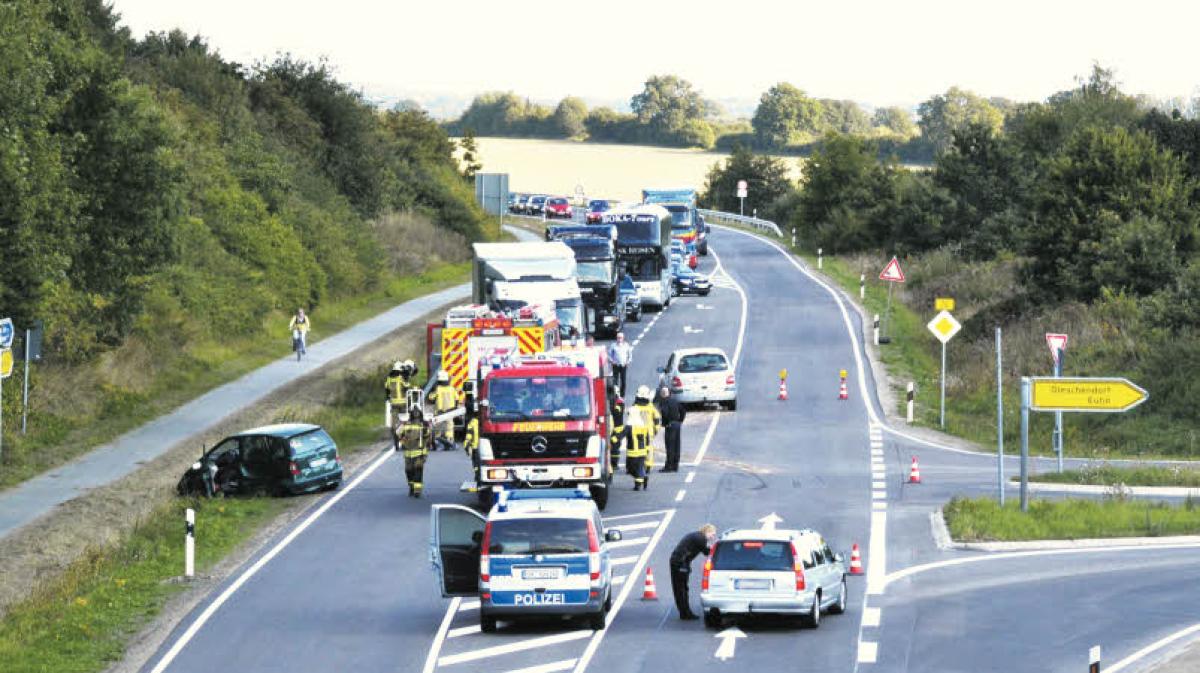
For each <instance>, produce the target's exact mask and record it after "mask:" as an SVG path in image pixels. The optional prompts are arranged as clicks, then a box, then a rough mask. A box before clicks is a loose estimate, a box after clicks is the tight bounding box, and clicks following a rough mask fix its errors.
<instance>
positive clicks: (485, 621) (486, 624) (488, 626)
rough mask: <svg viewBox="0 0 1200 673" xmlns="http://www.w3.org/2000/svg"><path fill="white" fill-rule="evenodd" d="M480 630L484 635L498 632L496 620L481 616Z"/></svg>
mask: <svg viewBox="0 0 1200 673" xmlns="http://www.w3.org/2000/svg"><path fill="white" fill-rule="evenodd" d="M479 630H480V631H483V632H484V633H495V632H496V618H495V617H493V616H491V615H485V614H483V613H480V614H479Z"/></svg>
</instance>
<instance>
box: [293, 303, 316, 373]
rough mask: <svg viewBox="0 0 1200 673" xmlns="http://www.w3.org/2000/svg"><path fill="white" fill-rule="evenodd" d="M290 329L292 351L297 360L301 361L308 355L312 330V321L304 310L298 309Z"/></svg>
mask: <svg viewBox="0 0 1200 673" xmlns="http://www.w3.org/2000/svg"><path fill="white" fill-rule="evenodd" d="M288 329H289V330H291V332H292V350H293V351H295V352H296V360H299V359H300V358H301V356H303V355H306V354H307V353H308V330H310V329H312V320H311V319H310V318H309V317H308V316H306V315H304V309H302V308H300V309H296V315H294V316H292V320H291V322H289V323H288Z"/></svg>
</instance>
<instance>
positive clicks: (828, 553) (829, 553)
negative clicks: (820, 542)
mask: <svg viewBox="0 0 1200 673" xmlns="http://www.w3.org/2000/svg"><path fill="white" fill-rule="evenodd" d="M821 554H822V555H823V556H824V557H825V562H826V563H833V550H832V549H830V548H829V545H825V546H823V547H821Z"/></svg>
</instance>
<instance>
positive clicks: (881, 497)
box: [871, 491, 887, 500]
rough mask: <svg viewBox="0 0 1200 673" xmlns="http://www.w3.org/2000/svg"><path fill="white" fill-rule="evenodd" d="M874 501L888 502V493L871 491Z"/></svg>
mask: <svg viewBox="0 0 1200 673" xmlns="http://www.w3.org/2000/svg"><path fill="white" fill-rule="evenodd" d="M871 499H872V500H887V491H871Z"/></svg>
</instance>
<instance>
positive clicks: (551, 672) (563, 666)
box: [506, 659, 575, 673]
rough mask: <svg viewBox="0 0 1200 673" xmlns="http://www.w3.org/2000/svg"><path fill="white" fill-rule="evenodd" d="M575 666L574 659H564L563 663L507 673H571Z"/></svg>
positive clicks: (519, 669) (516, 669)
mask: <svg viewBox="0 0 1200 673" xmlns="http://www.w3.org/2000/svg"><path fill="white" fill-rule="evenodd" d="M574 665H575V660H574V659H563V660H562V661H554V662H551V663H549V664H541V665H539V666H529V667H528V668H514V669H513V670H511V671H507V672H506V673H555V671H569V670H571V667H572V666H574Z"/></svg>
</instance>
